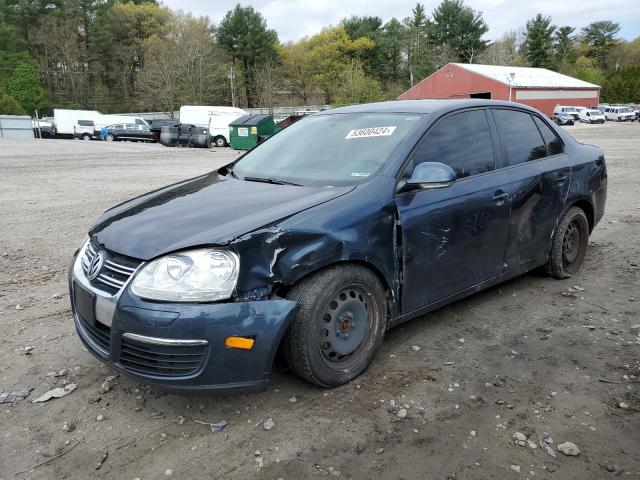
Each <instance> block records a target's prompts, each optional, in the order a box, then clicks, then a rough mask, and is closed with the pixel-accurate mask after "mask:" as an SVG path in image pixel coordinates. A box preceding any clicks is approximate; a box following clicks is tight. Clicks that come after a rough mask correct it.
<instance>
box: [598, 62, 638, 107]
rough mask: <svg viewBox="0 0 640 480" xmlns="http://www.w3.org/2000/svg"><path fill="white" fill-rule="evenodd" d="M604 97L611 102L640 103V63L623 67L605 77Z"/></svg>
mask: <svg viewBox="0 0 640 480" xmlns="http://www.w3.org/2000/svg"><path fill="white" fill-rule="evenodd" d="M602 99H603V100H604V101H606V102H610V103H640V64H637V65H634V66H630V67H624V68H621V69H619V70H618V71H617V72H615V73H613V74H612V75H611V76H610V77H608V78H607V79H605V82H604V85H603V87H602Z"/></svg>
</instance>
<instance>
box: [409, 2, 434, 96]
mask: <svg viewBox="0 0 640 480" xmlns="http://www.w3.org/2000/svg"><path fill="white" fill-rule="evenodd" d="M404 26H405V29H406V32H407V35H406V39H407V47H406V51H407V64H408V70H409V85H410V86H413V84H414V82H415V81H419V80H421V79H422V77H424V76H426V75H427V74H428V73H431V72H432V71H433V66H432V65H433V62H431V60H430V58H429V45H428V39H427V27H428V19H427V13H426V11H425V9H424V6H423V5H422V4H420V3H416V6H415V7H414V8H413V10H412V11H411V17H408V18H405V19H404Z"/></svg>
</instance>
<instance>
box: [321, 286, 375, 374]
mask: <svg viewBox="0 0 640 480" xmlns="http://www.w3.org/2000/svg"><path fill="white" fill-rule="evenodd" d="M375 308H376V305H375V300H374V297H373V295H372V294H371V293H370V292H369V291H368V289H367V287H365V286H364V285H348V286H345V287H343V288H341V289H340V290H339V291H338V293H337V294H336V295H334V296H333V297H332V298H331V299H330V300H329V302H328V303H327V305H326V306H325V308H324V310H323V312H322V315H321V321H320V326H319V329H318V348H319V349H320V356H321V358H322V360H323V361H324V363H325V364H326V365H327V366H328V367H329V368H331V369H332V370H336V371H343V370H345V369H347V368H350V367H351V366H352V365H354V364H355V363H357V362H358V361H359V360H360V358H361V355H360V354H361V353H362V352H363V351H364V350H365V347H366V345H367V344H368V340H369V338H370V336H371V330H372V323H373V315H375Z"/></svg>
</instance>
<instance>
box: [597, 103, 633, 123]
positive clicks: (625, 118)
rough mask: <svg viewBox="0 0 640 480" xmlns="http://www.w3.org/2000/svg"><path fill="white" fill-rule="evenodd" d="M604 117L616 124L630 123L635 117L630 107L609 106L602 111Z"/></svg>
mask: <svg viewBox="0 0 640 480" xmlns="http://www.w3.org/2000/svg"><path fill="white" fill-rule="evenodd" d="M604 116H605V118H606V119H607V120H613V121H616V122H632V121H634V120H635V118H636V115H635V113H634V112H633V109H632V108H631V107H617V106H615V105H610V106H608V107H607V108H605V109H604Z"/></svg>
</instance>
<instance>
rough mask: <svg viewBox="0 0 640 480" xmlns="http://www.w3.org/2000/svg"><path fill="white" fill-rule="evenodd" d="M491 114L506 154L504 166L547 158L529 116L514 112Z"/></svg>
mask: <svg viewBox="0 0 640 480" xmlns="http://www.w3.org/2000/svg"><path fill="white" fill-rule="evenodd" d="M493 113H494V116H495V119H496V123H497V124H498V128H499V129H500V132H501V135H500V138H501V141H502V144H503V146H504V149H505V150H506V154H507V158H506V159H505V166H511V165H518V164H520V163H524V162H529V161H531V160H537V159H539V158H543V157H546V156H547V146H546V144H545V142H544V140H543V139H542V136H541V135H540V132H539V131H538V127H536V124H535V123H534V121H533V118H531V115H530V114H528V113H526V112H519V111H516V110H494V112H493Z"/></svg>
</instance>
